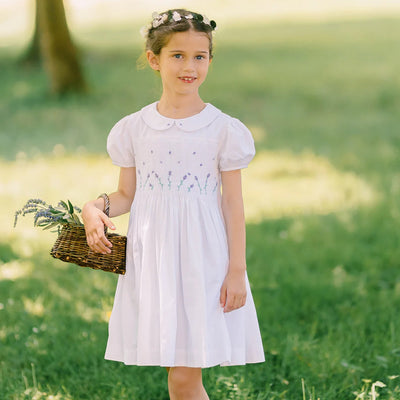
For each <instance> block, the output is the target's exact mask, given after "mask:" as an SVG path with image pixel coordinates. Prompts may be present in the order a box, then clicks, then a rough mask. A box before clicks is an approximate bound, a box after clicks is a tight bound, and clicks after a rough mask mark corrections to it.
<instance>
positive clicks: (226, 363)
mask: <svg viewBox="0 0 400 400" xmlns="http://www.w3.org/2000/svg"><path fill="white" fill-rule="evenodd" d="M104 359H105V360H107V361H115V362H122V363H124V364H125V365H136V366H140V367H145V366H147V367H163V368H166V367H168V368H171V367H188V368H212V367H217V366H220V367H234V366H240V365H246V364H257V363H263V362H265V357H263V358H260V359H257V358H256V359H253V360H248V361H244V362H230V361H229V360H224V361H218V362H215V363H209V364H195V365H187V364H181V363H177V364H171V363H152V362H138V361H128V360H124V359H123V358H122V357H118V356H116V355H111V354H106V355H105V357H104Z"/></svg>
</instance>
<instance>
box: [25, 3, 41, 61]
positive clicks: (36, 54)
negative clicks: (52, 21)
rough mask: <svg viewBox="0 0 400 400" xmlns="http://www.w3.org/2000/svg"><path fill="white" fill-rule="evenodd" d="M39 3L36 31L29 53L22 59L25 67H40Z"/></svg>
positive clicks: (36, 15)
mask: <svg viewBox="0 0 400 400" xmlns="http://www.w3.org/2000/svg"><path fill="white" fill-rule="evenodd" d="M38 2H39V0H37V1H36V2H35V3H36V14H35V31H34V33H33V38H32V40H31V42H30V44H29V47H28V49H27V51H26V52H25V53H24V54H23V56H22V57H21V60H20V62H21V64H24V65H28V66H29V65H38V64H39V63H40V60H41V55H40V45H39V21H38V19H39V18H38V15H39V12H38Z"/></svg>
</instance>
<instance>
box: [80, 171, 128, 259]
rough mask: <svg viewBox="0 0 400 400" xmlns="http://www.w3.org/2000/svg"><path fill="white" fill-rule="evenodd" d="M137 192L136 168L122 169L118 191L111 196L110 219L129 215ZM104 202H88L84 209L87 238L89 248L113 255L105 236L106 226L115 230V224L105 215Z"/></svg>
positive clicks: (97, 200)
mask: <svg viewBox="0 0 400 400" xmlns="http://www.w3.org/2000/svg"><path fill="white" fill-rule="evenodd" d="M135 191H136V168H135V167H132V168H121V169H120V174H119V183H118V190H117V191H116V192H114V193H111V194H109V198H110V217H117V216H119V215H122V214H125V213H127V212H128V211H129V210H130V208H131V205H132V201H133V198H134V196H135ZM103 209H104V200H103V199H102V198H100V199H96V200H91V201H88V202H87V203H86V204H85V205H84V206H83V209H82V219H83V222H84V225H85V230H86V238H87V242H88V245H89V247H90V248H91V249H92V250H93V251H95V252H97V253H102V254H107V253H111V249H110V248H111V246H112V245H111V243H110V242H109V241H108V240H107V238H106V237H105V235H104V225H107V226H108V227H109V228H110V229H115V227H114V224H113V223H112V222H111V220H110V219H109V218H107V216H106V215H105V214H104V213H103Z"/></svg>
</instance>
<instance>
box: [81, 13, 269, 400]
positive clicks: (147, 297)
mask: <svg viewBox="0 0 400 400" xmlns="http://www.w3.org/2000/svg"><path fill="white" fill-rule="evenodd" d="M215 27H216V24H215V22H214V21H209V20H208V19H207V18H206V17H205V16H202V15H200V14H197V13H194V12H189V11H186V10H182V9H176V10H169V11H167V12H165V13H162V14H157V13H155V14H153V21H152V23H151V24H150V25H149V26H148V27H147V28H146V29H145V32H144V33H145V37H146V56H147V60H148V63H149V65H150V67H151V68H152V69H153V70H155V71H158V72H159V74H160V76H161V80H162V86H163V92H162V95H161V98H160V100H159V101H158V102H155V103H153V104H150V105H148V106H146V107H144V108H143V109H141V110H140V111H138V112H136V113H133V114H131V115H128V116H126V117H125V118H123V119H122V120H120V121H119V122H118V123H117V124H116V125H115V126H114V127H113V128H112V130H111V132H110V135H109V137H108V141H107V150H108V153H109V155H110V157H111V159H112V161H113V163H114V164H116V165H118V166H119V167H121V169H120V177H119V185H118V190H117V191H116V192H115V193H112V194H111V195H110V196H109V200H110V203H111V207H110V217H114V216H117V215H120V214H124V213H127V212H129V211H130V220H129V229H128V234H127V237H128V243H127V255H126V256H127V260H126V274H125V275H124V276H120V277H119V280H118V285H117V289H116V294H115V300H114V306H113V310H112V314H111V318H110V322H109V338H108V343H107V349H106V354H105V358H106V359H108V360H115V361H121V362H124V363H125V364H130V365H132V364H135V365H158V366H164V367H167V370H168V388H169V394H170V398H171V399H174V400H175V399H176V400H178V399H185V400H187V399H196V400H200V399H201V400H203V399H208V396H207V393H206V391H205V389H204V387H203V384H202V368H207V367H212V366H215V365H218V364H219V365H221V366H225V365H242V364H246V363H257V362H263V361H264V360H265V359H264V351H263V347H262V342H261V336H260V331H259V326H258V322H257V315H256V310H255V307H254V302H253V298H252V295H251V292H250V286H249V282H248V279H247V274H246V258H245V241H246V239H245V222H244V212H243V200H242V192H241V172H240V169H241V168H245V167H247V165H248V164H249V162H250V160H251V159H252V158H253V157H254V154H255V150H254V141H253V138H252V136H251V133H250V132H249V131H248V129H247V128H246V127H245V126H244V125H243V124H242V123H241V122H240V121H239V120H237V119H235V118H232V117H230V116H228V115H226V114H224V113H223V112H221V111H220V110H219V109H217V108H216V107H214V106H212V105H211V104H209V103H204V102H203V100H202V99H201V98H200V96H199V87H200V85H201V84H202V83H203V82H204V80H205V79H206V76H207V72H208V68H209V65H210V63H211V61H212V58H213V54H212V32H213V30H214V29H215ZM221 187H222V195H221ZM106 200H107V198H106V196H102V197H101V198H98V199H96V200H93V201H90V202H88V203H86V204H85V206H84V208H83V212H82V216H83V220H84V223H85V228H86V233H87V241H88V244H89V246H90V247H91V248H92V249H93V250H94V251H96V252H99V253H110V252H111V251H112V249H111V243H110V242H109V241H108V240H107V239H106V237H105V236H104V231H103V227H104V224H105V225H107V226H108V227H109V228H111V229H115V227H114V226H113V223H112V222H111V220H110V219H108V218H107V216H106V215H105V214H104V213H103V209H104V207H105V206H106V204H105V203H106Z"/></svg>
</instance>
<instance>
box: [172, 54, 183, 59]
mask: <svg viewBox="0 0 400 400" xmlns="http://www.w3.org/2000/svg"><path fill="white" fill-rule="evenodd" d="M173 57H174V58H176V59H178V60H179V59H181V58H182V54H174V55H173Z"/></svg>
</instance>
